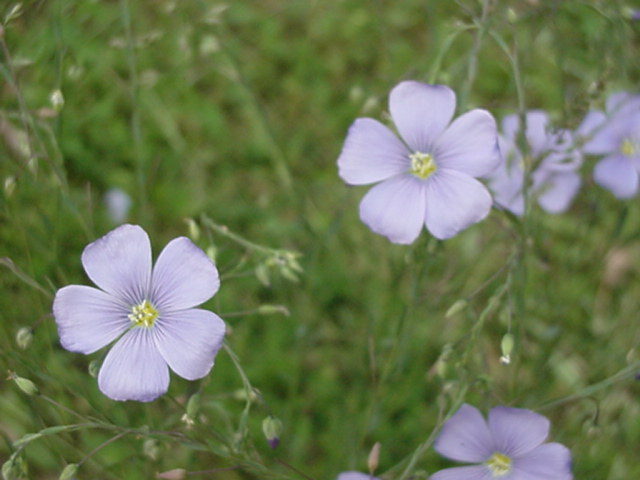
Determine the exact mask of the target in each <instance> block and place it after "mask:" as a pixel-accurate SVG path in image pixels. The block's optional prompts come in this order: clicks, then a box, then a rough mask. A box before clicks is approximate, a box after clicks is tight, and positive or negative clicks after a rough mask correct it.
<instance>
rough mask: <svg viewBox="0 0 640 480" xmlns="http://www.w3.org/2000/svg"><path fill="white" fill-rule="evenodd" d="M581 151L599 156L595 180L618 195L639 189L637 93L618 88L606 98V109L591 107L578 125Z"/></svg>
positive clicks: (639, 98) (639, 106)
mask: <svg viewBox="0 0 640 480" xmlns="http://www.w3.org/2000/svg"><path fill="white" fill-rule="evenodd" d="M578 133H579V134H580V135H581V136H582V137H583V138H584V139H585V140H586V141H585V144H584V145H583V147H582V149H583V151H584V153H587V154H590V155H599V156H602V159H601V160H600V161H599V162H598V163H597V164H596V166H595V168H594V171H593V178H594V180H595V182H596V183H597V184H598V185H600V186H602V187H604V188H606V189H607V190H609V191H610V192H611V193H613V194H614V195H615V196H616V197H618V198H631V197H633V196H635V195H636V193H637V192H638V187H639V185H640V182H639V178H638V176H639V174H640V96H639V95H632V94H630V93H627V92H618V93H615V94H613V95H611V96H610V97H609V98H608V99H607V105H606V112H601V111H592V112H589V113H588V114H587V116H586V117H585V119H584V121H583V122H582V124H581V125H580V127H579V128H578Z"/></svg>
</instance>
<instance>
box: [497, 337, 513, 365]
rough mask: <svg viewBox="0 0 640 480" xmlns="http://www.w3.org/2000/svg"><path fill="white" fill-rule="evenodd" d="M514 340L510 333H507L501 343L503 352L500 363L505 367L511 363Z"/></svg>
mask: <svg viewBox="0 0 640 480" xmlns="http://www.w3.org/2000/svg"><path fill="white" fill-rule="evenodd" d="M513 344H514V338H513V335H511V334H510V333H505V334H504V336H503V337H502V341H501V342H500V349H501V350H502V356H501V357H500V363H502V364H503V365H509V364H510V363H511V352H512V351H513Z"/></svg>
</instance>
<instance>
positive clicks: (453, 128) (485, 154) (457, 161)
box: [433, 109, 500, 177]
mask: <svg viewBox="0 0 640 480" xmlns="http://www.w3.org/2000/svg"><path fill="white" fill-rule="evenodd" d="M434 147H435V150H434V152H433V156H434V157H435V159H436V163H437V164H438V165H439V166H441V167H443V168H447V169H452V170H458V171H460V172H463V173H466V174H468V175H471V176H472V177H482V176H485V175H489V174H490V173H491V172H493V171H494V170H495V169H496V168H497V166H498V165H499V164H500V152H499V150H498V129H497V127H496V121H495V119H494V118H493V116H492V115H491V114H490V113H489V112H487V111H486V110H479V109H478V110H472V111H470V112H467V113H465V114H464V115H460V116H459V117H458V118H456V119H455V120H454V121H453V123H452V124H451V125H449V127H448V128H447V129H446V130H445V131H444V133H443V134H442V135H441V136H440V137H439V138H438V140H437V142H436V144H435V146H434Z"/></svg>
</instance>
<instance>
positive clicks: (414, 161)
mask: <svg viewBox="0 0 640 480" xmlns="http://www.w3.org/2000/svg"><path fill="white" fill-rule="evenodd" d="M409 158H410V159H411V170H409V173H411V174H412V175H415V176H416V177H418V178H421V179H422V180H425V179H427V178H429V177H430V176H431V175H433V174H434V173H435V171H436V170H437V169H438V167H437V166H436V162H435V160H434V159H433V156H432V155H431V154H430V153H422V152H415V153H412V154H411V155H409Z"/></svg>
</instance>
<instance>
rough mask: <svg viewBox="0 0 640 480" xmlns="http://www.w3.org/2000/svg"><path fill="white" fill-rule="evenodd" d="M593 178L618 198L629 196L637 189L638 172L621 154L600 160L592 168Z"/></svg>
mask: <svg viewBox="0 0 640 480" xmlns="http://www.w3.org/2000/svg"><path fill="white" fill-rule="evenodd" d="M593 179H594V180H595V182H596V183H597V184H598V185H600V186H601V187H604V188H606V189H607V190H609V191H610V192H611V193H613V194H614V195H615V196H616V197H618V198H631V197H633V196H634V195H635V194H636V193H637V191H638V172H637V171H636V169H635V168H634V166H633V163H632V162H631V161H630V160H629V159H628V158H627V157H625V156H623V155H612V156H610V157H605V158H603V159H602V160H600V161H599V162H598V163H597V164H596V166H595V168H594V170H593Z"/></svg>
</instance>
